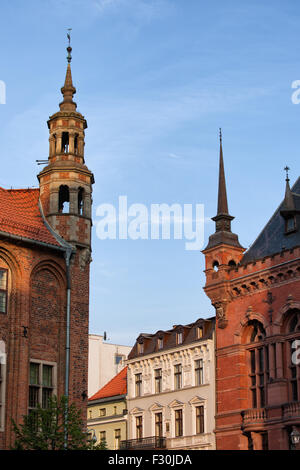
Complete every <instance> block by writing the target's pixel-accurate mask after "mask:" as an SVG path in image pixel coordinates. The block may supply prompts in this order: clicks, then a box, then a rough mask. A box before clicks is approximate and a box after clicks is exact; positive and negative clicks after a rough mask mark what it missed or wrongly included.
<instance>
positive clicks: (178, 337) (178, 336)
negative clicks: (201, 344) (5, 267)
mask: <svg viewBox="0 0 300 470" xmlns="http://www.w3.org/2000/svg"><path fill="white" fill-rule="evenodd" d="M182 341H183V334H182V331H178V332H177V333H176V344H182Z"/></svg>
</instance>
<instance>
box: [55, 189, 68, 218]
mask: <svg viewBox="0 0 300 470" xmlns="http://www.w3.org/2000/svg"><path fill="white" fill-rule="evenodd" d="M69 210H70V192H69V187H68V186H66V185H61V186H60V188H59V198H58V212H60V213H62V214H67V213H69Z"/></svg>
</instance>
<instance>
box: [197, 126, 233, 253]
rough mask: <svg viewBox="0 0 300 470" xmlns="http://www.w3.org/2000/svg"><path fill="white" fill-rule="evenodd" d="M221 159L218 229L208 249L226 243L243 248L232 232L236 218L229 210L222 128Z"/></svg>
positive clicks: (216, 219) (214, 219)
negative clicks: (232, 224)
mask: <svg viewBox="0 0 300 470" xmlns="http://www.w3.org/2000/svg"><path fill="white" fill-rule="evenodd" d="M219 138H220V159H219V188H218V210H217V215H216V216H215V217H212V220H213V221H214V222H215V223H216V231H215V233H214V234H212V235H211V236H210V237H209V242H208V245H207V247H206V248H205V249H206V250H207V249H209V248H212V247H214V246H218V245H221V244H226V245H230V246H235V247H238V248H242V247H241V245H240V243H239V241H238V236H237V235H236V234H234V233H232V232H231V221H232V220H233V219H234V217H232V215H229V212H228V203H227V192H226V180H225V170H224V159H223V146H222V131H221V129H220V134H219Z"/></svg>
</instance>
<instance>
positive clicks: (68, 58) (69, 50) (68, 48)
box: [67, 28, 72, 63]
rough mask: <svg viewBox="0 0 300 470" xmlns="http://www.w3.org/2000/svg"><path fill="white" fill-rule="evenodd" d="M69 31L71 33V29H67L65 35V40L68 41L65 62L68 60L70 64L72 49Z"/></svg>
mask: <svg viewBox="0 0 300 470" xmlns="http://www.w3.org/2000/svg"><path fill="white" fill-rule="evenodd" d="M71 31H72V28H68V33H67V38H68V40H69V46H68V47H67V51H68V56H67V60H68V63H70V62H71V60H72V56H71V52H72V47H71Z"/></svg>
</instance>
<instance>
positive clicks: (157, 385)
mask: <svg viewBox="0 0 300 470" xmlns="http://www.w3.org/2000/svg"><path fill="white" fill-rule="evenodd" d="M154 373H155V393H160V392H161V389H162V373H161V369H155V371H154Z"/></svg>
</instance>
